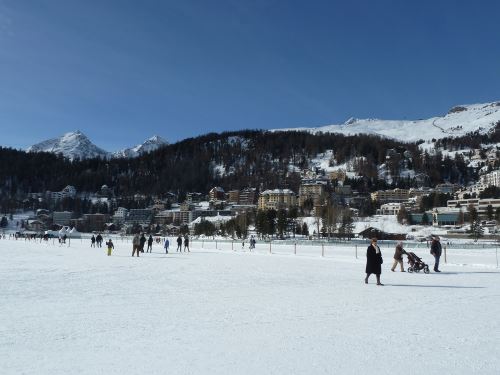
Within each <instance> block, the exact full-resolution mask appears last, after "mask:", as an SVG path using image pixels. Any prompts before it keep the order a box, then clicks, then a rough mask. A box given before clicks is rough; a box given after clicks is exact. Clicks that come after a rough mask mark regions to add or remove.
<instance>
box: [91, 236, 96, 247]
mask: <svg viewBox="0 0 500 375" xmlns="http://www.w3.org/2000/svg"><path fill="white" fill-rule="evenodd" d="M90 247H95V236H94V235H92V238H91V239H90Z"/></svg>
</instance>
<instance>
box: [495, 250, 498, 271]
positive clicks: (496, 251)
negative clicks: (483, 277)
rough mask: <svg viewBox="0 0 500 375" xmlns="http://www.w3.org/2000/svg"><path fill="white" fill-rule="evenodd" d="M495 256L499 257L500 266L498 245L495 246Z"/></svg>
mask: <svg viewBox="0 0 500 375" xmlns="http://www.w3.org/2000/svg"><path fill="white" fill-rule="evenodd" d="M495 256H496V258H497V268H498V245H497V246H495Z"/></svg>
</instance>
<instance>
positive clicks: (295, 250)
mask: <svg viewBox="0 0 500 375" xmlns="http://www.w3.org/2000/svg"><path fill="white" fill-rule="evenodd" d="M293 253H294V254H295V255H297V242H295V243H294V244H293ZM497 263H498V262H497Z"/></svg>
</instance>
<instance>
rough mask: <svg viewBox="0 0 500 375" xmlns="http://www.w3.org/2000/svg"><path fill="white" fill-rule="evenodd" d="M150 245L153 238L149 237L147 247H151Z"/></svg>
mask: <svg viewBox="0 0 500 375" xmlns="http://www.w3.org/2000/svg"><path fill="white" fill-rule="evenodd" d="M152 244H153V237H152V236H149V238H148V245H152Z"/></svg>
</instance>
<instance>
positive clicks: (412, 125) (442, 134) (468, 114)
mask: <svg viewBox="0 0 500 375" xmlns="http://www.w3.org/2000/svg"><path fill="white" fill-rule="evenodd" d="M498 121H500V102H498V101H495V102H492V103H481V104H467V105H458V106H455V107H453V108H451V109H450V110H449V111H448V113H447V114H446V115H444V116H437V117H431V118H429V119H420V120H380V119H373V118H370V119H357V118H350V119H349V120H347V121H346V122H345V123H343V124H339V125H326V126H320V127H314V128H308V127H301V128H294V129H275V130H274V131H287V130H295V131H309V132H311V133H318V132H323V133H340V134H345V135H355V134H373V135H379V136H383V137H388V138H395V139H398V140H401V141H405V142H416V141H418V140H421V139H422V140H431V139H441V138H446V137H458V136H463V135H465V134H467V133H471V132H475V131H479V132H481V133H487V132H488V131H489V130H490V129H491V128H493V127H494V126H495V124H496V123H497V122H498Z"/></svg>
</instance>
